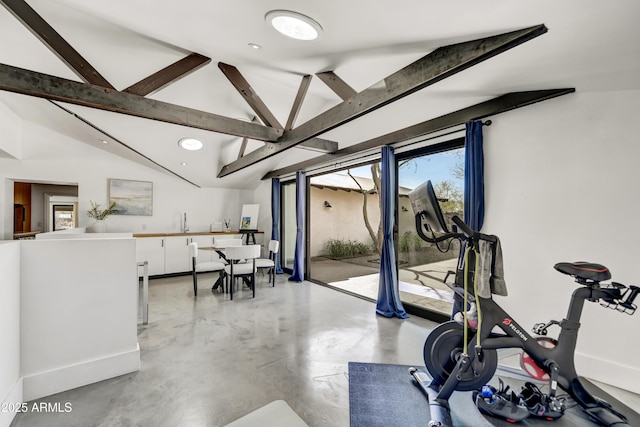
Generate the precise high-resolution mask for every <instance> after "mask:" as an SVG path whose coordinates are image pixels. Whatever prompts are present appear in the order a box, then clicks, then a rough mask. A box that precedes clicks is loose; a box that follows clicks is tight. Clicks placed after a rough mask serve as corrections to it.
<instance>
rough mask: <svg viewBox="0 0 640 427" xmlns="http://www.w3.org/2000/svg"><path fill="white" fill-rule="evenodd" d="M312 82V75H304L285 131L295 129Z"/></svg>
mask: <svg viewBox="0 0 640 427" xmlns="http://www.w3.org/2000/svg"><path fill="white" fill-rule="evenodd" d="M310 84H311V75H309V74H307V75H306V76H302V80H301V81H300V87H299V88H298V93H296V98H295V99H294V100H293V105H292V106H291V112H290V113H289V118H288V119H287V124H286V125H284V130H285V131H290V130H291V129H293V125H294V123H295V122H296V119H297V118H298V114H299V113H300V109H301V108H302V102H303V101H304V98H305V96H307V91H308V90H309V85H310ZM336 149H337V147H336ZM334 151H335V150H334Z"/></svg>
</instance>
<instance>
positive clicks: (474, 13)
mask: <svg viewBox="0 0 640 427" xmlns="http://www.w3.org/2000/svg"><path fill="white" fill-rule="evenodd" d="M28 4H29V5H30V6H31V7H32V8H33V9H35V11H36V12H38V13H39V14H40V15H41V16H42V17H43V18H44V19H45V20H46V21H47V22H48V23H49V24H50V25H51V26H52V27H53V28H54V29H55V30H56V31H57V32H58V33H59V34H60V35H61V36H62V37H63V38H64V39H65V40H66V41H67V42H69V44H70V45H71V46H73V47H74V48H75V49H76V50H77V51H78V52H79V53H80V54H81V55H82V56H83V57H84V58H85V59H86V60H87V61H88V62H89V63H90V64H91V65H92V66H93V67H94V68H95V69H97V70H98V71H99V72H100V74H102V75H103V76H104V77H105V78H106V79H107V80H108V81H109V82H110V83H111V84H112V85H114V86H115V87H116V89H118V90H123V89H124V88H127V87H128V86H130V85H132V84H133V83H136V82H138V81H139V80H142V79H143V78H145V77H147V76H149V75H150V74H152V73H154V72H156V71H158V70H160V69H162V68H164V67H166V66H167V65H170V64H172V63H174V62H176V61H177V60H179V59H182V58H183V57H185V56H186V55H188V54H190V53H191V52H195V53H199V54H201V55H205V56H207V57H210V58H211V59H212V61H211V62H210V63H209V64H207V65H206V66H204V67H202V68H200V69H199V70H197V71H195V72H194V73H192V74H190V75H188V76H186V77H184V78H183V79H181V80H179V81H177V82H175V83H173V84H171V85H169V86H167V87H165V88H164V89H162V90H160V91H158V92H156V93H154V94H152V95H149V97H150V98H153V99H157V100H161V101H165V102H170V103H172V104H177V105H181V106H186V107H191V108H196V109H199V110H204V111H207V112H211V113H215V114H219V115H223V116H226V117H231V118H243V119H247V120H249V119H250V118H251V117H253V115H254V113H253V111H252V110H251V108H250V107H249V106H248V104H247V103H246V102H245V101H244V100H243V98H242V97H241V95H240V94H239V93H238V92H237V91H236V89H235V88H234V87H233V86H232V85H231V83H230V82H229V81H228V80H227V79H226V77H225V76H224V75H223V74H222V72H221V71H220V70H219V69H218V67H217V63H218V62H224V63H227V64H231V65H233V66H235V67H237V68H238V70H239V71H240V72H241V73H242V75H243V76H244V77H245V78H246V80H247V81H248V82H249V83H250V84H251V86H252V87H253V89H254V90H255V92H256V93H257V94H258V95H259V96H260V98H261V99H262V100H263V101H264V102H265V104H266V105H267V107H268V108H269V109H270V110H271V111H272V112H273V113H274V115H275V116H276V117H277V118H278V120H279V121H280V122H281V123H282V124H284V123H285V122H286V121H287V117H288V115H289V112H290V110H291V106H292V104H293V100H294V98H295V95H296V93H297V90H298V87H299V84H300V80H301V76H303V75H305V74H312V75H313V74H315V73H318V72H322V71H334V72H335V73H336V74H337V75H338V76H339V77H341V78H342V79H343V80H345V81H346V82H347V83H348V84H349V85H350V86H352V87H353V88H354V89H355V90H356V91H361V90H363V89H366V88H367V87H369V86H371V85H373V84H374V83H376V82H378V81H380V80H381V79H383V78H384V77H386V76H388V75H390V74H392V73H393V72H395V71H397V70H399V69H401V68H403V67H404V66H406V65H408V64H410V63H411V62H413V61H415V60H417V59H419V58H421V57H423V56H424V55H426V54H427V53H429V52H430V51H432V50H433V49H435V48H437V47H440V46H444V45H448V44H451V43H457V42H461V41H467V40H474V39H478V38H481V37H486V36H490V35H495V34H500V33H504V32H507V31H512V30H516V29H521V28H525V27H530V26H534V25H538V24H545V25H546V26H547V27H548V29H549V31H548V33H546V34H544V35H542V36H540V37H538V38H535V39H533V40H531V41H529V42H526V43H525V44H523V45H521V46H518V47H516V48H514V49H512V50H509V51H507V52H505V53H503V54H501V55H498V56H497V57H494V58H492V59H489V60H488V61H486V62H483V63H481V64H479V65H477V66H474V67H472V68H470V69H468V70H465V71H463V72H461V73H459V74H457V75H455V76H453V77H451V78H448V79H446V80H443V81H441V82H439V83H436V84H435V85H433V86H430V87H428V88H426V89H423V90H421V91H419V92H417V93H415V94H413V95H410V96H409V97H407V98H405V99H403V100H400V101H397V102H395V103H394V104H391V105H389V106H386V107H384V108H382V109H380V110H378V111H375V112H373V113H370V114H368V115H366V116H364V117H362V118H359V119H357V120H355V121H353V122H350V123H348V124H346V125H344V126H342V127H340V128H337V129H334V130H332V131H330V132H327V133H326V134H325V135H322V136H321V137H322V138H326V139H331V140H334V141H337V142H339V147H340V148H344V147H346V146H349V145H352V144H355V143H358V142H362V141H364V140H367V139H369V138H372V137H375V136H378V135H380V134H382V133H387V132H390V131H394V130H397V129H400V128H403V127H406V126H409V125H412V124H415V123H418V122H422V121H425V120H427V119H430V118H432V117H435V116H439V115H441V114H446V113H449V112H451V111H454V110H457V109H460V108H463V107H466V106H469V105H471V104H474V103H477V102H479V101H483V100H486V99H489V98H492V97H495V96H498V95H501V94H503V93H506V92H511V91H520V90H533V89H552V88H563V87H575V88H576V90H577V91H578V92H583V91H605V90H633V89H640V47H639V43H638V42H639V41H640V25H638V24H637V18H638V17H639V16H640V2H638V1H637V0H618V1H616V2H615V3H610V2H603V1H601V0H565V1H557V0H553V1H552V0H521V1H507V0H484V1H481V2H472V1H463V0H449V1H447V2H443V1H434V0H395V1H377V2H371V1H370V0H349V1H348V2H345V1H338V0H323V1H317V0H314V1H311V0H307V1H301V0H297V1H296V0H277V1H276V0H240V1H234V2H222V1H205V0H181V1H180V2H173V1H171V2H169V1H158V0H109V1H103V2H95V1H87V0H28ZM273 9H291V10H295V11H298V12H301V13H304V14H306V15H308V16H311V17H313V18H314V19H315V20H316V21H318V22H319V23H320V24H321V25H322V26H323V28H324V34H323V36H322V37H321V38H320V39H318V40H316V41H313V42H300V41H295V40H291V39H287V38H286V37H284V36H282V35H280V34H278V33H277V32H276V31H275V30H273V29H272V28H270V27H269V26H268V25H267V24H266V22H265V20H264V15H265V14H266V13H267V12H268V11H270V10H273ZM0 37H1V39H2V40H4V42H3V45H2V48H1V49H0V63H3V64H7V65H12V66H17V67H21V68H26V69H29V70H33V71H37V72H41V73H46V74H51V75H54V76H58V77H62V78H66V79H71V80H75V81H81V80H80V79H79V78H78V77H77V76H76V75H75V74H74V73H73V72H72V71H71V69H70V68H68V67H67V66H66V65H65V64H64V63H63V62H62V61H61V60H60V59H59V58H57V57H56V56H55V55H54V54H53V53H52V52H51V51H50V50H49V49H48V48H47V47H46V46H44V45H43V44H42V43H41V42H40V41H39V40H38V39H37V38H36V37H34V36H33V34H31V32H30V31H29V30H28V29H27V28H26V27H24V26H23V25H22V24H21V23H20V22H19V21H18V20H17V19H16V18H15V17H14V16H13V15H12V14H11V13H10V12H9V11H8V10H7V9H5V8H0ZM248 43H257V44H260V45H261V46H262V47H263V48H262V49H261V50H254V49H251V48H250V47H249V46H248ZM569 96H571V95H569ZM0 101H2V102H4V103H5V104H7V105H8V106H9V107H10V108H11V109H12V110H14V111H15V112H16V113H17V114H18V115H19V116H21V117H22V118H23V119H24V120H29V121H34V122H36V123H39V124H42V125H43V126H47V127H49V128H51V129H52V130H54V131H56V132H60V133H63V134H68V135H71V136H73V137H74V138H77V139H79V140H81V141H83V142H85V143H88V144H93V145H95V146H97V147H100V148H102V149H106V150H110V151H113V152H115V153H117V154H119V155H122V156H124V157H127V158H130V159H133V160H135V161H138V162H141V163H143V164H146V165H150V166H151V167H156V166H155V165H154V163H155V164H157V165H161V166H162V167H164V168H166V169H168V170H170V171H173V172H174V173H175V174H178V175H180V176H182V177H184V178H185V179H187V180H189V181H191V182H193V183H195V184H196V185H199V186H203V187H231V188H255V186H256V182H257V181H256V180H257V179H259V178H260V177H262V176H263V175H264V174H265V173H267V172H269V171H271V170H274V169H277V168H281V167H284V166H287V165H289V164H292V163H296V162H299V161H302V160H306V159H309V158H311V157H314V156H317V155H320V153H317V152H313V151H309V150H304V149H301V148H293V149H290V150H287V151H285V152H284V153H281V154H279V155H276V156H274V157H271V158H269V159H266V160H264V161H262V162H260V163H258V164H256V165H252V166H250V167H248V168H246V169H243V170H241V171H239V172H236V173H233V174H231V175H229V176H226V177H224V178H222V179H219V178H216V176H217V173H218V171H219V170H220V168H221V167H222V166H223V165H225V164H227V163H230V162H231V161H233V160H235V159H236V158H237V156H238V150H239V147H240V143H241V138H238V137H233V136H229V135H223V134H217V133H213V132H208V131H202V130H196V129H191V128H186V127H182V126H177V125H170V124H166V123H160V122H156V121H151V120H147V119H141V118H135V117H131V116H126V115H122V114H118V113H110V112H105V111H100V110H95V109H90V108H86V107H79V106H75V105H66V104H64V105H63V104H60V105H62V106H63V107H64V108H66V109H68V110H70V111H72V112H74V113H75V114H77V115H79V116H81V117H82V118H83V119H84V120H86V121H88V122H90V123H92V124H93V125H94V126H95V127H97V128H99V129H100V130H102V131H104V132H105V133H106V134H108V135H109V136H105V135H104V134H103V133H101V132H99V131H98V130H96V129H94V128H92V127H90V126H89V125H88V124H86V123H85V122H83V121H81V120H79V119H78V118H76V117H74V116H72V115H70V114H68V113H66V112H64V111H63V110H62V109H60V108H58V107H57V106H55V105H54V104H52V103H51V102H49V101H47V100H44V99H37V98H30V97H26V96H24V95H16V94H13V93H8V92H0ZM340 102H341V100H340V99H339V98H338V96H337V95H335V94H334V93H333V92H332V91H331V90H329V89H328V88H327V87H326V86H325V85H324V84H323V83H322V82H321V81H320V80H319V79H318V78H315V77H314V78H313V79H312V82H311V86H310V89H309V92H308V94H307V96H306V98H305V101H304V104H303V106H302V109H301V112H300V114H299V116H298V120H297V122H296V124H301V123H303V122H305V121H307V120H309V119H311V118H312V117H314V116H316V115H317V114H319V113H320V112H322V111H324V110H326V109H328V108H329V107H331V106H334V105H337V104H338V103H340ZM184 136H195V137H198V138H200V139H202V140H203V141H204V142H205V148H204V149H203V150H201V151H199V152H195V153H193V152H187V151H184V150H182V149H180V148H178V145H177V141H178V140H179V139H180V138H182V137H184ZM111 137H112V138H115V139H117V140H118V141H120V142H122V143H124V144H126V145H127V146H129V147H131V148H132V149H133V150H135V151H136V152H138V153H139V154H135V153H134V152H133V151H131V150H129V149H125V148H124V147H123V146H121V145H120V144H117V143H115V142H114V141H113V140H112V139H111ZM103 139H104V140H108V141H109V142H110V144H107V145H105V144H102V143H101V142H100V141H101V140H103ZM261 145H262V143H259V142H255V141H252V142H251V144H250V146H249V150H248V151H250V150H253V149H255V148H257V147H259V146H261ZM149 159H150V160H149ZM181 162H187V163H188V165H187V166H181V165H180V163H181Z"/></svg>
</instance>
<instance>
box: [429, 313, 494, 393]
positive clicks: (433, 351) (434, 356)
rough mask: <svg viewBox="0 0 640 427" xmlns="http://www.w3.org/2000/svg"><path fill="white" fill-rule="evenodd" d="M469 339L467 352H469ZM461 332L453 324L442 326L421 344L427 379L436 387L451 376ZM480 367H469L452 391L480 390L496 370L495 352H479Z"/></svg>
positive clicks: (461, 336) (459, 327)
mask: <svg viewBox="0 0 640 427" xmlns="http://www.w3.org/2000/svg"><path fill="white" fill-rule="evenodd" d="M472 336H473V334H470V336H469V342H468V343H467V344H468V347H469V349H470V350H469V352H470V353H472V352H473V350H472V349H473V348H474V345H473V343H472V342H471V339H472ZM463 344H464V331H463V327H462V325H459V324H458V323H456V322H453V321H451V322H446V323H443V324H441V325H439V326H438V327H436V328H435V329H434V330H433V331H431V333H430V334H429V336H427V339H426V341H425V343H424V351H423V354H424V363H425V366H426V367H427V370H428V371H429V373H430V374H431V377H432V378H433V379H434V381H436V382H437V383H438V384H444V383H445V381H447V379H448V378H449V376H450V375H451V373H452V372H453V370H454V368H455V366H456V364H457V363H458V360H459V359H460V356H461V355H462V352H463ZM481 360H482V362H481V363H480V364H478V363H472V364H471V366H470V367H469V369H468V370H467V371H466V372H464V373H463V374H462V375H461V376H460V380H459V383H458V385H457V386H456V390H458V391H469V390H477V389H480V388H481V387H482V386H483V385H485V384H487V383H488V382H489V380H490V379H491V378H492V377H493V375H494V374H495V372H496V368H497V367H498V353H497V352H496V350H494V349H491V350H484V349H483V350H482V353H481Z"/></svg>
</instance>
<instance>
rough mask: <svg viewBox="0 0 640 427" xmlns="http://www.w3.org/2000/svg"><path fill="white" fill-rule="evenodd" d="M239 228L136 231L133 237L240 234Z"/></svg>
mask: <svg viewBox="0 0 640 427" xmlns="http://www.w3.org/2000/svg"><path fill="white" fill-rule="evenodd" d="M242 233H243V232H242V231H240V230H231V231H199V232H188V233H136V234H134V235H133V237H168V236H187V237H188V236H202V235H208V234H210V235H224V234H234V235H235V234H242ZM254 233H256V234H264V231H255V232H254Z"/></svg>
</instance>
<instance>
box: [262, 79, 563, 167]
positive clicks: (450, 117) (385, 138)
mask: <svg viewBox="0 0 640 427" xmlns="http://www.w3.org/2000/svg"><path fill="white" fill-rule="evenodd" d="M573 92H575V89H573V88H566V89H548V90H536V91H528V92H511V93H507V94H505V95H502V96H499V97H497V98H493V99H490V100H488V101H484V102H481V103H479V104H475V105H472V106H470V107H467V108H463V109H461V110H458V111H455V112H453V113H449V114H445V115H443V116H440V117H436V118H434V119H431V120H427V121H424V122H422V123H418V124H416V125H413V126H409V127H406V128H404V129H400V130H397V131H395V132H391V133H388V134H386V135H382V136H379V137H377V138H372V139H369V140H367V141H363V142H360V143H358V144H354V145H351V146H349V147H346V148H343V149H342V150H338V151H337V152H335V153H332V154H325V155H322V156H318V157H315V158H313V159H310V160H307V161H304V162H300V163H296V164H294V165H290V166H287V167H284V168H281V169H278V170H274V171H271V172H269V173H267V174H266V175H265V176H264V177H263V178H262V179H269V178H275V177H280V176H283V175H289V174H291V173H294V172H296V171H299V170H305V169H308V168H310V167H313V166H317V165H323V164H331V163H332V162H336V161H338V160H340V159H344V158H345V157H349V156H353V155H354V154H357V153H360V152H363V151H366V150H372V149H374V148H377V147H381V146H383V145H390V144H399V143H402V142H405V141H409V140H412V139H415V138H419V137H422V136H426V135H429V134H432V133H435V132H439V131H442V130H445V129H450V128H452V127H455V126H460V125H464V124H465V123H466V122H469V121H472V120H480V119H483V118H486V117H489V116H494V115H497V114H500V113H504V112H506V111H510V110H514V109H516V108H520V107H526V106H527V105H531V104H534V103H536V102H540V101H545V100H547V99H552V98H556V97H558V96H562V95H566V94H569V93H573Z"/></svg>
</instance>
